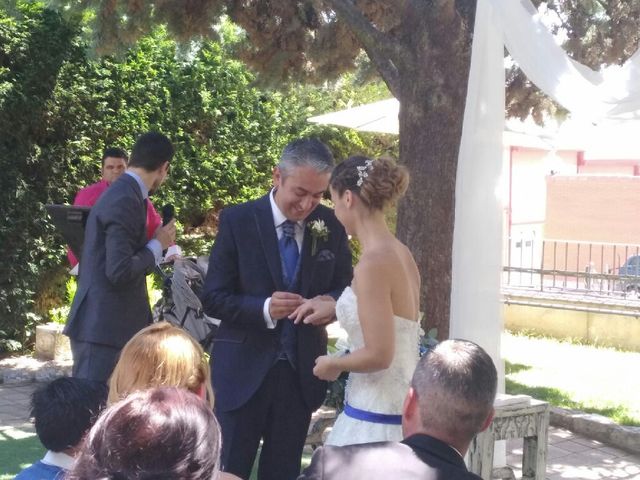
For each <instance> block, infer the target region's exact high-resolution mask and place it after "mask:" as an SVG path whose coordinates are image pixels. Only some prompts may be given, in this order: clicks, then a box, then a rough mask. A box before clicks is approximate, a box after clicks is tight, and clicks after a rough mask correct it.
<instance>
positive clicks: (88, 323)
mask: <svg viewBox="0 0 640 480" xmlns="http://www.w3.org/2000/svg"><path fill="white" fill-rule="evenodd" d="M145 224H146V207H145V202H144V200H143V198H142V192H141V191H140V187H139V185H138V184H137V182H136V180H135V179H134V178H133V177H131V176H129V175H126V174H125V175H122V176H121V177H120V178H118V180H116V181H115V182H114V183H113V184H112V185H111V186H110V187H109V188H108V189H107V190H106V191H105V192H104V193H103V194H102V196H101V197H100V199H99V200H98V202H97V203H96V204H95V205H94V206H93V207H92V208H91V212H90V214H89V218H88V219H87V225H86V228H85V240H84V245H83V248H82V261H81V262H80V271H79V276H78V282H79V283H78V289H77V291H76V295H75V297H74V299H73V304H72V306H71V311H70V313H69V318H68V320H67V325H66V327H65V329H64V333H65V334H67V335H68V336H69V337H70V338H72V339H74V340H76V341H82V342H91V343H99V344H103V345H109V346H112V347H116V348H122V347H123V346H124V344H125V343H126V342H127V341H128V340H129V339H130V338H131V337H132V336H133V335H135V334H136V333H137V332H138V331H139V330H140V329H141V328H143V327H145V326H146V325H148V324H149V323H150V322H151V309H150V308H149V297H148V294H147V286H146V281H145V277H146V275H147V274H148V273H150V272H151V271H152V270H153V268H154V266H155V258H154V256H153V253H152V252H151V251H150V250H149V249H148V248H146V247H145V245H146V243H147V237H146V226H145Z"/></svg>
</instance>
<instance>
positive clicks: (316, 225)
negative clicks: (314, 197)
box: [309, 219, 329, 256]
mask: <svg viewBox="0 0 640 480" xmlns="http://www.w3.org/2000/svg"><path fill="white" fill-rule="evenodd" d="M309 229H310V230H311V256H313V255H315V254H316V250H317V249H318V239H322V240H323V241H325V242H326V241H327V240H328V239H329V228H327V226H326V225H325V223H324V220H320V219H318V220H314V221H313V222H309Z"/></svg>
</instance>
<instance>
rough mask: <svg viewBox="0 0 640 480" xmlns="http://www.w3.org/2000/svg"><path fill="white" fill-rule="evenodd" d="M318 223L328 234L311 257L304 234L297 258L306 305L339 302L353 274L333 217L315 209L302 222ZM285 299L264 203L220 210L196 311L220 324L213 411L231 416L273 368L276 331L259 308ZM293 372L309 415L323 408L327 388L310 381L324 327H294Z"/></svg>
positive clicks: (341, 230)
mask: <svg viewBox="0 0 640 480" xmlns="http://www.w3.org/2000/svg"><path fill="white" fill-rule="evenodd" d="M316 219H322V220H324V222H325V224H326V226H327V228H328V229H329V237H328V239H327V240H326V241H323V240H320V239H319V240H318V243H317V245H316V252H315V255H312V254H311V253H312V252H311V243H312V237H311V234H310V230H309V228H305V233H304V239H303V243H302V250H301V265H300V290H299V293H300V294H301V295H302V296H303V297H305V298H312V297H315V296H316V295H331V296H333V297H334V298H336V299H337V298H338V297H339V296H340V294H341V293H342V291H343V290H344V288H345V287H346V286H348V285H349V284H350V282H351V278H352V275H353V270H352V266H351V251H350V250H349V245H348V242H347V236H346V233H345V231H344V228H343V227H342V225H341V224H340V223H339V222H338V220H337V219H336V218H335V215H334V214H333V211H332V210H331V209H329V208H327V207H325V206H323V205H319V206H318V207H317V208H316V209H315V210H314V211H313V212H312V213H311V214H310V215H309V217H308V218H307V219H306V221H307V225H308V222H310V221H313V220H316ZM275 291H286V288H285V285H284V281H283V278H282V266H281V261H280V252H279V250H278V236H277V233H276V228H275V225H274V223H273V213H272V210H271V204H270V201H269V195H265V196H264V197H262V198H260V199H257V200H254V201H251V202H247V203H244V204H241V205H236V206H234V207H231V208H228V209H225V210H224V211H223V212H222V213H221V215H220V224H219V229H218V235H217V237H216V241H215V244H214V246H213V249H212V252H211V257H210V260H209V270H208V272H207V278H206V280H205V284H204V288H203V294H202V303H203V307H204V311H205V313H206V314H207V315H209V316H211V317H215V318H219V319H220V320H221V323H220V328H219V329H218V332H217V335H216V338H215V340H214V345H213V352H212V381H213V385H214V388H215V391H216V409H221V410H222V411H230V410H234V409H236V408H238V407H240V406H242V405H243V404H244V403H246V402H247V400H249V398H251V396H252V395H253V394H254V393H255V391H256V390H257V389H258V387H259V386H260V384H261V383H262V381H263V379H264V377H265V375H266V374H267V372H268V371H269V369H270V368H271V367H272V366H273V364H274V362H275V361H276V355H277V352H278V348H279V336H278V331H277V330H273V329H271V330H270V329H268V328H267V326H266V324H265V321H264V316H263V307H264V302H265V300H266V299H267V298H268V297H270V296H271V295H272V294H273V292H275ZM295 328H296V333H297V351H298V359H297V361H298V364H297V366H296V369H297V372H298V376H299V380H300V385H301V390H302V394H303V397H304V399H305V403H306V404H307V406H308V407H309V409H310V410H315V409H316V408H318V407H319V406H320V405H321V404H322V402H323V401H324V398H325V395H326V388H327V386H326V382H323V381H321V380H319V379H318V378H317V377H315V376H314V375H313V372H312V370H313V366H314V365H315V359H316V358H317V357H318V356H320V355H324V354H326V350H327V333H326V330H325V327H323V326H320V327H317V326H313V325H304V324H299V325H297V326H296V327H295Z"/></svg>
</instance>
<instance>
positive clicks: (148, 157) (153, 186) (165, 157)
mask: <svg viewBox="0 0 640 480" xmlns="http://www.w3.org/2000/svg"><path fill="white" fill-rule="evenodd" d="M173 154H174V149H173V145H172V144H171V140H169V139H168V138H167V137H166V136H165V135H163V134H162V133H159V132H148V133H145V134H143V135H140V137H138V139H137V140H136V143H135V145H134V146H133V149H132V150H131V159H130V160H129V168H132V169H136V170H137V171H138V173H140V174H142V175H144V177H146V178H148V179H149V183H150V185H148V187H149V193H150V194H152V193H154V192H155V191H156V190H157V189H158V187H159V186H160V185H162V183H163V182H164V181H165V179H166V178H167V175H168V174H169V163H170V162H171V160H172V158H173ZM146 178H143V180H145V179H146Z"/></svg>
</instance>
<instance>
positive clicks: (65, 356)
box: [36, 323, 71, 361]
mask: <svg viewBox="0 0 640 480" xmlns="http://www.w3.org/2000/svg"><path fill="white" fill-rule="evenodd" d="M63 328H64V326H63V325H60V324H59V323H47V324H46V325H38V326H37V327H36V357H38V358H40V359H42V360H58V361H66V360H71V346H70V344H69V337H67V336H66V335H63V334H62V329H63Z"/></svg>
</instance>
